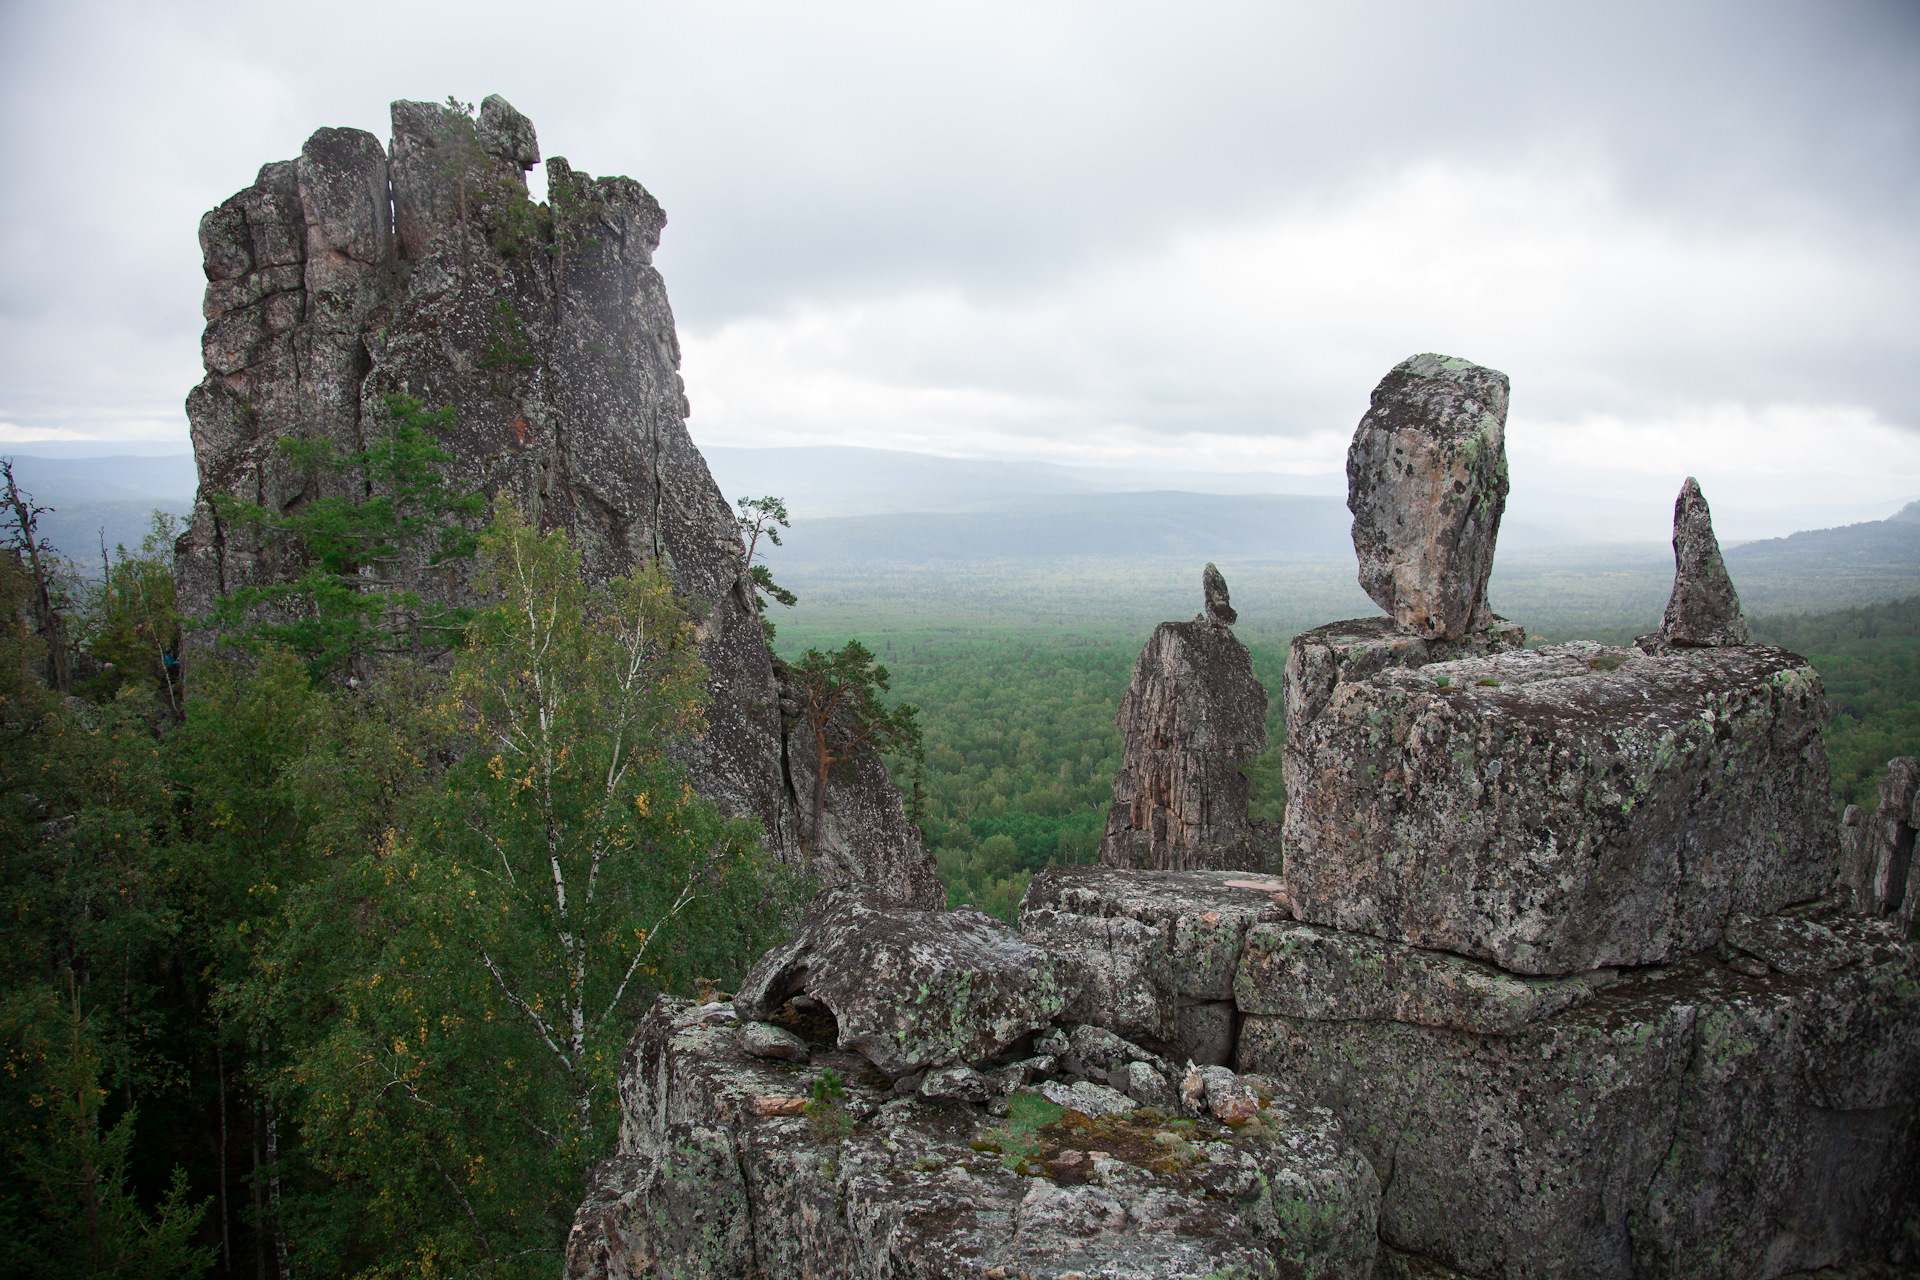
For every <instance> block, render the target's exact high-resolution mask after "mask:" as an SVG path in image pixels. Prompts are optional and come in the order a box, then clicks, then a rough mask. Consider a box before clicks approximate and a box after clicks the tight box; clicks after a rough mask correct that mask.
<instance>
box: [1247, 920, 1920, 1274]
mask: <svg viewBox="0 0 1920 1280" xmlns="http://www.w3.org/2000/svg"><path fill="white" fill-rule="evenodd" d="M1797 918H1799V919H1803V920H1806V919H1815V920H1817V922H1818V923H1820V924H1821V925H1822V926H1823V927H1824V928H1826V929H1827V930H1828V931H1830V932H1831V934H1833V935H1834V936H1835V937H1836V938H1837V939H1839V940H1840V948H1839V951H1838V952H1836V953H1835V954H1836V955H1839V954H1847V955H1859V956H1862V957H1864V958H1863V959H1861V960H1858V961H1855V962H1853V963H1850V964H1845V965H1842V966H1841V967H1838V968H1834V969H1831V970H1828V971H1827V972H1825V973H1823V974H1821V975H1819V976H1817V977H1790V976H1786V975H1783V974H1778V973H1776V974H1775V975H1773V976H1771V977H1767V978H1758V979H1756V978H1750V977H1745V976H1743V975H1741V974H1739V973H1737V972H1735V971H1733V970H1732V969H1730V968H1728V967H1727V966H1726V965H1724V964H1722V963H1721V962H1719V961H1718V960H1717V959H1716V958H1715V956H1714V954H1713V953H1711V952H1709V953H1706V954H1704V955H1701V956H1698V957H1694V958H1691V959H1687V960H1684V961H1681V962H1679V963H1676V964H1674V965H1672V966H1670V967H1668V968H1665V969H1656V970H1649V971H1643V972H1641V973H1639V974H1635V975H1632V976H1631V977H1623V979H1622V980H1621V981H1619V982H1617V983H1615V984H1614V985H1612V986H1610V987H1608V988H1607V989H1605V990H1603V991H1600V992H1599V993H1597V994H1596V995H1595V996H1594V997H1593V999H1591V1000H1590V1001H1588V1002H1586V1003H1584V1004H1582V1005H1580V1006H1578V1007H1576V1008H1572V1009H1569V1010H1567V1011H1565V1012H1562V1013H1560V1014H1557V1015H1554V1016H1552V1017H1549V1018H1546V1019H1544V1020H1542V1021H1540V1022H1538V1023H1535V1024H1533V1025H1531V1026H1529V1027H1527V1028H1525V1029H1524V1030H1522V1031H1521V1032H1520V1033H1518V1034H1516V1035H1512V1036H1485V1035H1476V1034H1472V1033H1466V1032H1459V1031H1447V1030H1439V1029H1434V1028H1429V1027H1418V1026H1411V1025H1407V1024H1404V1023H1399V1022H1391V1021H1364V1020H1356V1021H1314V1020H1306V1019H1296V1018H1287V1017H1277V1016H1274V1017H1268V1016H1256V1017H1249V1018H1247V1019H1246V1022H1245V1025H1244V1027H1243V1030H1242V1035H1241V1042H1240V1065H1241V1066H1242V1068H1243V1069H1246V1070H1259V1071H1262V1072H1265V1073H1268V1074H1270V1075H1273V1076H1276V1077H1279V1078H1282V1079H1286V1080H1289V1081H1295V1082H1298V1083H1299V1084H1300V1085H1301V1086H1302V1087H1303V1088H1305V1089H1307V1090H1308V1091H1309V1093H1310V1094H1311V1095H1312V1096H1315V1097H1316V1098H1317V1099H1318V1100H1319V1101H1321V1102H1322V1103H1324V1104H1326V1105H1328V1106H1330V1107H1331V1108H1332V1109H1333V1110H1334V1111H1335V1112H1337V1113H1338V1114H1339V1115H1340V1116H1341V1117H1342V1118H1343V1119H1344V1120H1345V1121H1346V1123H1347V1125H1348V1126H1349V1129H1350V1131H1351V1132H1352V1133H1353V1134H1354V1136H1355V1138H1356V1140H1357V1141H1359V1142H1360V1144H1361V1146H1362V1148H1363V1149H1364V1150H1365V1151H1366V1152H1367V1154H1368V1157H1369V1158H1370V1159H1371V1160H1372V1162H1373V1164H1374V1167H1375V1168H1376V1169H1377V1170H1378V1171H1379V1172H1380V1173H1381V1176H1382V1180H1383V1182H1384V1184H1385V1186H1386V1193H1385V1201H1384V1204H1383V1206H1382V1211H1381V1219H1380V1234H1381V1239H1382V1241H1383V1242H1384V1243H1385V1244H1387V1245H1390V1246H1392V1247H1393V1248H1394V1249H1396V1250H1404V1251H1408V1252H1411V1253H1415V1254H1419V1255H1422V1256H1423V1257H1425V1258H1428V1259H1432V1260H1434V1261H1435V1262H1437V1263H1439V1264H1441V1265H1444V1266H1447V1267H1451V1268H1455V1269H1457V1270H1458V1271H1460V1272H1462V1273H1464V1274H1467V1275H1472V1276H1480V1277H1501V1278H1516V1280H1517V1278H1519V1277H1559V1276H1594V1277H1621V1278H1623V1280H1624V1278H1625V1277H1629V1276H1635V1277H1668V1276H1671V1277H1689V1278H1692V1277H1701V1278H1706V1280H1712V1278H1716V1277H1727V1278H1728V1280H1732V1278H1734V1277H1741V1278H1745V1277H1752V1276H1768V1275H1778V1274H1780V1273H1781V1272H1784V1271H1788V1270H1793V1269H1796V1268H1813V1267H1820V1266H1837V1265H1848V1264H1852V1263H1857V1262H1863V1261H1867V1260H1870V1259H1878V1258H1884V1257H1886V1256H1887V1252H1888V1250H1889V1249H1890V1248H1892V1247H1895V1246H1896V1245H1897V1244H1898V1243H1899V1242H1900V1241H1901V1240H1902V1238H1903V1236H1902V1233H1903V1232H1904V1231H1906V1230H1908V1229H1909V1228H1908V1226H1907V1224H1908V1223H1909V1222H1910V1220H1911V1215H1912V1213H1913V1206H1914V1205H1915V1203H1916V1199H1915V1197H1916V1195H1920V1186H1917V1185H1916V1182H1915V1178H1916V1171H1917V1170H1920V1147H1917V1145H1916V1144H1917V1143H1920V1109H1916V1105H1915V1104H1916V1101H1920V982H1917V981H1916V979H1917V978H1920V973H1917V972H1916V967H1915V962H1914V958H1913V955H1912V952H1911V950H1910V949H1909V948H1908V946H1907V945H1906V943H1905V942H1903V941H1901V940H1900V939H1899V937H1898V930H1897V928H1896V927H1894V926H1892V925H1890V924H1888V923H1885V922H1871V921H1866V920H1862V919H1859V918H1856V917H1849V916H1845V915H1842V914H1840V913H1838V912H1836V911H1834V910H1832V909H1831V908H1825V909H1821V910H1818V911H1809V912H1803V913H1798V915H1797Z"/></svg>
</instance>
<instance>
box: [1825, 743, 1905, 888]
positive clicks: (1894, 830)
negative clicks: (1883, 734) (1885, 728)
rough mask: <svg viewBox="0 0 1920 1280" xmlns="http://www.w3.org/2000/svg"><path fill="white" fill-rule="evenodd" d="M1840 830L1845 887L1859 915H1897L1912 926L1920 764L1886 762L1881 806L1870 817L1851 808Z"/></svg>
mask: <svg viewBox="0 0 1920 1280" xmlns="http://www.w3.org/2000/svg"><path fill="white" fill-rule="evenodd" d="M1847 817H1848V819H1849V821H1848V822H1846V823H1845V824H1844V825H1843V827H1842V831H1841V853H1840V859H1841V860H1840V884H1841V887H1842V889H1843V891H1844V892H1845V893H1846V894H1847V895H1848V898H1849V900H1850V901H1851V902H1852V904H1853V907H1854V909H1855V910H1856V911H1860V912H1864V913H1867V914H1872V915H1885V914H1888V913H1895V914H1898V915H1899V916H1900V918H1901V919H1903V920H1905V921H1907V922H1908V923H1912V921H1913V919H1914V914H1915V907H1916V903H1917V902H1920V883H1917V882H1916V878H1915V877H1914V876H1912V875H1911V874H1910V872H1911V870H1912V866H1913V846H1914V831H1915V830H1916V829H1920V761H1916V760H1915V759H1914V758H1913V757H1912V756H1901V757H1898V758H1897V759H1894V760H1889V761H1888V762H1887V776H1886V777H1885V778H1883V779H1881V781H1880V803H1879V804H1878V805H1876V806H1875V808H1874V811H1873V812H1872V813H1871V814H1866V813H1860V812H1857V811H1855V810H1853V808H1852V806H1849V813H1848V815H1847Z"/></svg>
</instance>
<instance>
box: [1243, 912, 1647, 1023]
mask: <svg viewBox="0 0 1920 1280" xmlns="http://www.w3.org/2000/svg"><path fill="white" fill-rule="evenodd" d="M1616 976H1617V974H1616V972H1615V971H1614V970H1611V969H1599V970H1595V971H1593V972H1590V973H1582V974H1573V975H1570V976H1568V977H1564V978H1533V977H1526V976H1523V975H1520V974H1513V973H1508V972H1506V971H1505V970H1502V969H1498V968H1496V967H1494V966H1493V965H1490V964H1486V963H1484V962H1482V961H1478V960H1469V959H1467V958H1466V957H1464V956H1456V955H1453V954H1451V953H1449V952H1445V951H1429V950H1425V949H1423V948H1420V947H1410V946H1408V945H1406V944H1405V943H1402V942H1388V941H1386V940H1384V939H1381V938H1375V937H1370V936H1368V935H1367V934H1363V933H1342V932H1341V931H1339V930H1337V929H1325V928H1321V927H1320V926H1318V925H1311V924H1298V923H1292V922H1288V923H1283V924H1257V925H1254V926H1253V927H1252V928H1251V929H1250V930H1248V932H1247V943H1246V949H1245V951H1244V952H1243V954H1242V957H1241V961H1240V971H1239V973H1238V975H1237V976H1236V977H1235V978H1234V983H1233V991H1234V1000H1235V1002H1236V1003H1237V1004H1238V1006H1239V1009H1240V1012H1241V1013H1243V1014H1249V1013H1251V1014H1284V1015H1286V1016H1288V1017H1293V1018H1311V1019H1316V1020H1319V1021H1332V1022H1345V1021H1351V1020H1362V1021H1383V1020H1384V1021H1393V1022H1407V1023H1412V1024H1414V1025H1417V1026H1425V1027H1445V1028H1449V1029H1451V1030H1455V1031H1471V1032H1474V1033H1476V1034H1479V1035H1512V1034H1513V1033H1514V1032H1516V1031H1519V1030H1520V1029H1521V1028H1523V1027H1525V1026H1527V1025H1528V1024H1529V1023H1533V1022H1538V1021H1539V1020H1541V1019H1542V1018H1545V1017H1549V1016H1551V1015H1553V1014H1556V1013H1559V1012H1561V1011H1562V1010H1564V1009H1569V1008H1572V1007H1573V1006H1575V1005H1578V1004H1582V1003H1584V1002H1585V1001H1587V1000H1589V999H1591V998H1592V997H1593V995H1594V993H1595V992H1597V991H1599V990H1600V989H1601V988H1603V987H1605V986H1607V985H1609V984H1611V983H1612V982H1613V981H1614V979H1615V978H1616Z"/></svg>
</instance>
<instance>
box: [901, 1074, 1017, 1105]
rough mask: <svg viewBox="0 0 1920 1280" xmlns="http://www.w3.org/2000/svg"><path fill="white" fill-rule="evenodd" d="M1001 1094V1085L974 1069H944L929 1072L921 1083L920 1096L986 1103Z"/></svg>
mask: <svg viewBox="0 0 1920 1280" xmlns="http://www.w3.org/2000/svg"><path fill="white" fill-rule="evenodd" d="M999 1092H1001V1087H1000V1085H999V1084H998V1083H997V1082H996V1081H995V1080H994V1079H993V1078H992V1077H991V1076H988V1075H984V1074H982V1073H981V1072H978V1071H975V1070H974V1069H973V1068H972V1067H942V1068H941V1069H940V1070H938V1071H929V1072H927V1074H926V1078H925V1079H923V1080H922V1081H921V1082H920V1094H921V1096H922V1097H927V1098H957V1099H958V1100H960V1101H961V1102H985V1101H986V1100H987V1099H988V1098H991V1097H993V1096H994V1095H995V1094H997V1093H999Z"/></svg>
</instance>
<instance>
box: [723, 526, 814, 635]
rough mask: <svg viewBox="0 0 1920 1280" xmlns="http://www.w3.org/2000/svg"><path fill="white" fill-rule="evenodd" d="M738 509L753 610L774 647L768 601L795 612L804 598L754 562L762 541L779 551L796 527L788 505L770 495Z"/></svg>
mask: <svg viewBox="0 0 1920 1280" xmlns="http://www.w3.org/2000/svg"><path fill="white" fill-rule="evenodd" d="M734 505H735V506H737V507H739V508H740V514H739V515H738V516H736V517H735V519H737V520H738V521H739V523H740V536H741V537H742V538H743V539H745V541H746V544H747V560H746V565H747V580H748V581H749V582H751V583H752V584H753V609H754V612H755V613H757V614H759V615H760V629H761V630H762V631H764V632H766V634H767V640H768V642H769V643H771V642H772V640H773V623H772V622H771V621H769V620H768V618H767V600H768V599H769V598H772V599H773V600H775V601H777V602H778V603H780V604H783V605H785V606H786V607H787V608H789V609H791V608H793V606H794V605H796V604H799V603H800V597H799V596H796V595H794V594H793V592H791V591H789V590H787V589H786V588H785V587H782V586H779V585H778V584H776V583H775V582H774V580H773V572H772V571H771V570H770V569H768V568H767V566H765V565H764V564H755V563H754V562H753V558H754V554H755V553H756V552H757V551H758V550H759V549H760V539H762V538H765V539H766V540H767V541H768V542H770V543H772V544H773V545H774V546H776V547H777V546H779V545H781V544H780V530H782V529H787V528H791V527H792V526H791V525H789V524H788V523H787V504H786V503H785V502H784V501H782V500H781V499H779V498H775V497H772V496H771V495H769V496H768V497H765V498H740V499H737V500H736V501H735V503H734Z"/></svg>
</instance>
